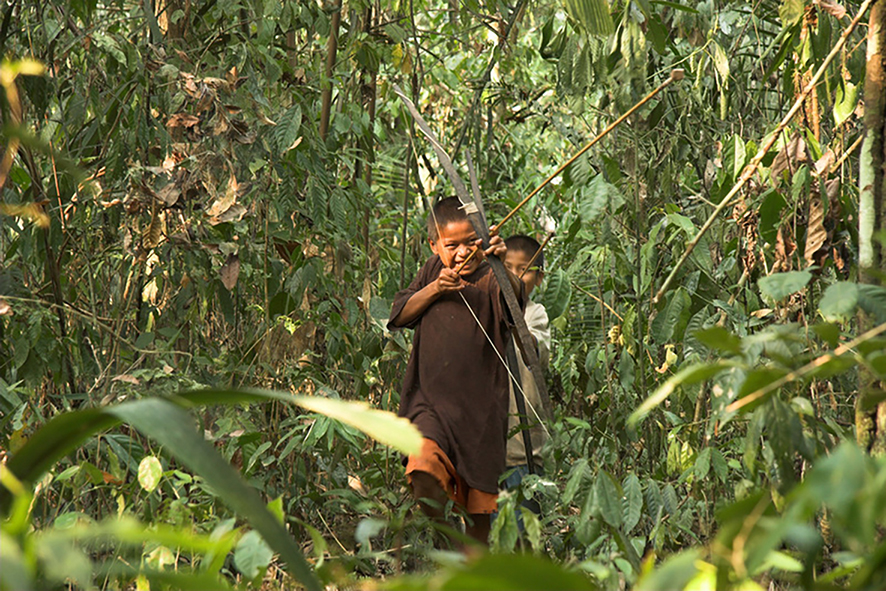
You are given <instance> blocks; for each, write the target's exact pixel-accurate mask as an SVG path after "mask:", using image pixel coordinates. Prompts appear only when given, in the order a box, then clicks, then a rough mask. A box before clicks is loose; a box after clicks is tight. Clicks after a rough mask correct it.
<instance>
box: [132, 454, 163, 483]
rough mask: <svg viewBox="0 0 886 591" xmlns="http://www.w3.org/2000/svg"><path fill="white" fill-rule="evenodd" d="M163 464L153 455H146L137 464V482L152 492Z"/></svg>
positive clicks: (161, 473)
mask: <svg viewBox="0 0 886 591" xmlns="http://www.w3.org/2000/svg"><path fill="white" fill-rule="evenodd" d="M161 476H163V466H161V465H160V460H158V459H157V458H156V457H155V456H146V457H145V458H144V459H143V460H142V461H141V462H140V463H139V465H138V483H139V484H140V485H141V487H142V488H143V489H145V490H146V491H147V492H153V491H154V489H156V488H157V486H158V485H159V484H160V477H161Z"/></svg>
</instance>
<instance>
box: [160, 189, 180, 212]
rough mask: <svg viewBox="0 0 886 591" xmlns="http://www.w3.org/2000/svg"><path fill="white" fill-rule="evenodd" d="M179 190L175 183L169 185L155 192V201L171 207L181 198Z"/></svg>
mask: <svg viewBox="0 0 886 591" xmlns="http://www.w3.org/2000/svg"><path fill="white" fill-rule="evenodd" d="M181 194H182V192H181V189H179V188H178V187H177V186H176V184H175V183H169V184H167V185H166V186H165V187H163V188H162V189H160V190H159V191H157V199H159V200H160V201H162V202H163V203H165V204H166V207H172V206H173V205H175V203H176V202H177V201H178V198H179V197H181Z"/></svg>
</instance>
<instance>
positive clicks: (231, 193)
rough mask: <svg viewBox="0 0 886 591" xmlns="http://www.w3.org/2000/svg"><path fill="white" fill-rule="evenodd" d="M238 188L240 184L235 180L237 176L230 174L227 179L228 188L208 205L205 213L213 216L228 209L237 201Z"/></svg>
mask: <svg viewBox="0 0 886 591" xmlns="http://www.w3.org/2000/svg"><path fill="white" fill-rule="evenodd" d="M239 190H240V184H239V183H238V182H237V177H235V176H234V175H231V178H229V179H228V188H227V190H225V194H224V195H222V196H221V197H219V198H217V199H216V200H215V201H214V202H213V203H212V205H211V206H209V209H207V210H206V215H208V216H209V217H215V216H218V215H220V214H222V213H224V212H226V211H227V210H228V209H230V207H231V206H232V205H234V203H235V202H236V201H237V195H238V194H239Z"/></svg>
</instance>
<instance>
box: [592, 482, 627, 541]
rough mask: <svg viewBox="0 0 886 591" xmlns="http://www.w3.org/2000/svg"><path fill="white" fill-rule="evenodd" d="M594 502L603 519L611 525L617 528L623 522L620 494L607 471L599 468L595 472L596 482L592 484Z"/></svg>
mask: <svg viewBox="0 0 886 591" xmlns="http://www.w3.org/2000/svg"><path fill="white" fill-rule="evenodd" d="M594 492H595V497H596V504H597V507H598V508H599V510H600V516H601V517H602V518H603V521H605V522H606V523H608V524H609V525H611V526H612V527H615V528H619V527H621V525H622V523H623V517H622V516H623V510H622V505H621V494H620V493H619V492H618V487H616V485H615V480H613V478H612V476H610V475H609V473H608V472H606V471H604V470H601V471H600V472H599V473H598V474H597V482H596V484H595V486H594Z"/></svg>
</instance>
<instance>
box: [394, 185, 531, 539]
mask: <svg viewBox="0 0 886 591" xmlns="http://www.w3.org/2000/svg"><path fill="white" fill-rule="evenodd" d="M460 205H461V204H460V203H459V201H458V200H457V199H455V198H454V197H453V198H449V199H443V200H442V201H439V202H438V203H437V204H436V205H435V206H434V210H433V212H432V214H431V215H430V217H429V219H428V241H429V242H430V245H431V250H432V251H433V252H434V256H432V257H431V258H430V259H429V260H428V261H427V262H426V263H425V264H424V266H423V267H422V268H421V269H420V270H419V272H418V274H417V275H416V277H415V279H413V281H412V283H411V284H410V285H409V287H408V288H406V289H404V290H403V291H401V292H399V293H398V294H397V295H396V297H395V298H394V304H393V309H392V310H391V317H390V320H389V321H388V328H389V329H390V330H394V329H397V328H404V327H405V328H414V329H415V338H414V340H413V344H412V354H411V356H410V358H409V364H408V365H407V367H406V376H405V378H404V380H403V389H402V393H401V397H400V412H399V414H400V416H402V417H406V418H408V419H409V420H410V421H411V422H412V423H413V424H414V425H416V426H417V427H418V429H419V430H420V431H421V432H422V435H424V437H425V441H424V448H423V450H422V453H421V454H419V455H417V456H409V458H408V459H407V464H406V474H407V476H408V477H409V481H410V483H411V484H412V489H413V493H414V495H415V497H416V498H417V499H422V498H425V499H431V500H432V501H434V504H435V505H437V506H436V507H434V506H431V505H429V504H425V503H422V507H423V509H424V510H425V512H426V513H427V514H429V515H430V516H432V517H435V518H439V517H441V516H442V511H441V510H440V509H439V508H438V507H442V506H443V505H445V503H446V500H447V498H449V499H451V500H453V501H455V503H456V504H457V505H458V506H459V507H460V508H461V509H462V510H463V511H464V512H466V513H467V514H468V517H469V519H466V525H465V532H466V533H467V534H468V535H470V536H471V537H473V538H474V539H477V540H479V541H481V542H483V543H486V541H487V538H488V536H489V514H490V513H492V512H493V511H495V509H496V499H497V495H498V476H499V474H501V472H502V470H503V469H504V462H505V444H506V439H507V413H508V375H507V370H506V369H505V367H504V364H503V362H502V361H501V359H503V358H504V354H505V344H506V342H507V339H508V338H510V333H509V328H508V321H507V318H508V317H507V312H506V310H505V306H504V302H503V301H502V297H501V292H500V289H499V285H498V283H497V282H496V280H495V276H494V274H493V273H492V269H491V268H490V267H489V264H488V263H486V262H485V261H484V260H483V259H484V257H483V256H474V257H473V258H472V259H471V260H469V261H468V262H467V263H466V264H464V265H463V263H464V261H465V260H467V259H468V257H469V255H470V253H471V252H472V251H473V250H475V249H476V248H478V246H479V243H480V241H479V239H478V238H477V234H476V233H475V232H474V229H473V227H472V226H471V223H470V221H469V220H468V219H467V217H466V216H465V214H464V212H463V211H462V210H461V208H460ZM506 252H507V247H506V246H505V245H504V243H503V242H502V240H501V238H500V237H498V236H495V237H493V238H492V239H491V240H490V247H489V248H488V249H487V250H486V251H485V253H483V254H494V255H496V256H498V257H502V258H503V257H504V255H505V253H506ZM477 255H480V253H477ZM462 265H463V266H462ZM511 279H512V284H513V285H514V286H515V288H516V289H518V292H517V293H521V291H519V289H520V288H521V287H522V283H521V282H520V281H519V280H518V279H517V278H516V277H512V278H511ZM484 332H485V334H484Z"/></svg>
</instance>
